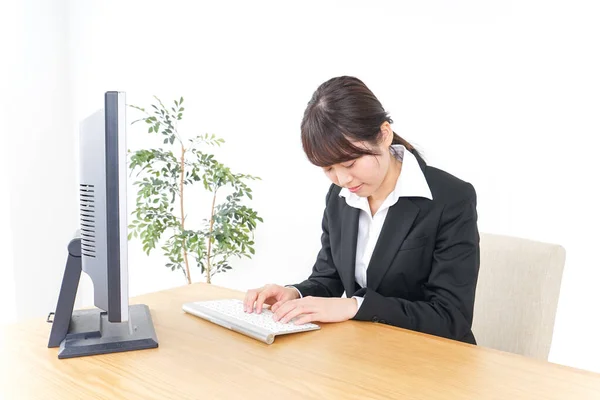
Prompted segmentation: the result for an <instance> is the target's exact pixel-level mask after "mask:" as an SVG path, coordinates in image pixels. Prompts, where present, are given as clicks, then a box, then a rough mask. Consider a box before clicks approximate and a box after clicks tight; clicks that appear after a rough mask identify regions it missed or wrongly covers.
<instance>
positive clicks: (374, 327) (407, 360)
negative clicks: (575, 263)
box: [0, 284, 600, 400]
mask: <svg viewBox="0 0 600 400" xmlns="http://www.w3.org/2000/svg"><path fill="white" fill-rule="evenodd" d="M216 298H243V294H242V293H240V292H236V291H231V290H228V289H223V288H220V287H216V286H210V285H205V284H194V285H190V286H185V287H181V288H177V289H172V290H167V291H163V292H158V293H153V294H148V295H144V296H140V297H137V298H135V299H132V301H131V303H132V304H135V303H144V304H147V305H148V306H149V307H150V309H151V312H152V318H153V320H154V325H155V327H156V331H157V335H158V340H159V343H160V346H159V348H158V349H151V350H141V351H135V352H127V353H117V354H107V355H101V356H93V357H83V358H74V359H66V360H58V359H57V349H48V348H47V347H46V346H47V341H48V335H49V331H50V325H49V324H47V323H46V322H45V321H37V320H36V321H29V322H26V323H20V324H17V325H13V326H9V327H8V328H3V329H1V330H0V366H1V370H0V371H1V376H0V399H13V398H16V399H29V398H43V399H61V400H65V399H82V398H84V399H104V398H106V399H119V398H126V399H215V398H244V399H246V398H265V397H267V398H271V399H272V398H285V399H291V398H302V399H329V398H333V399H398V398H403V399H503V400H504V399H528V400H533V399H595V400H598V399H600V374H594V373H591V372H585V371H581V370H576V369H572V368H568V367H564V366H559V365H556V364H551V363H546V362H541V361H537V360H533V359H527V358H524V357H521V356H517V355H513V354H508V353H502V352H498V351H494V350H490V349H485V348H482V347H476V346H471V345H467V344H463V343H459V342H454V341H450V340H445V339H441V338H437V337H433V336H428V335H424V334H420V333H415V332H410V331H405V330H402V329H399V328H394V327H391V326H388V325H383V324H375V323H372V322H356V321H348V322H344V323H340V324H321V330H318V331H313V332H305V333H300V334H294V335H289V336H280V337H277V338H276V339H275V343H274V344H272V345H266V344H263V343H261V342H259V341H257V340H254V339H250V338H247V337H245V336H243V335H240V334H238V333H236V332H233V331H229V330H227V329H225V328H222V327H220V326H217V325H213V324H211V323H210V322H206V321H204V320H202V319H200V318H196V317H194V316H191V315H188V314H185V313H184V312H183V311H181V305H182V304H183V303H184V302H188V301H197V300H205V299H216ZM279 396H281V397H279Z"/></svg>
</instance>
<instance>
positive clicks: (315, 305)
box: [271, 296, 358, 325]
mask: <svg viewBox="0 0 600 400" xmlns="http://www.w3.org/2000/svg"><path fill="white" fill-rule="evenodd" d="M271 311H273V313H274V315H273V319H275V321H279V322H281V323H284V324H285V323H287V322H289V321H290V320H291V319H292V318H296V317H297V318H296V320H295V321H294V323H295V324H296V325H302V324H306V323H309V322H342V321H347V320H349V319H351V318H353V317H354V316H355V315H356V313H357V312H358V302H357V301H356V299H353V298H350V299H341V298H337V297H335V298H331V297H310V296H308V297H304V298H301V299H296V300H291V301H287V302H285V303H281V304H277V303H276V304H274V305H273V306H272V307H271Z"/></svg>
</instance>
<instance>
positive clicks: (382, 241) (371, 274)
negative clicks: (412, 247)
mask: <svg viewBox="0 0 600 400" xmlns="http://www.w3.org/2000/svg"><path fill="white" fill-rule="evenodd" d="M418 214H419V207H417V206H416V205H415V203H413V202H412V201H411V200H410V199H409V198H408V197H400V198H399V199H398V202H397V203H396V204H394V205H393V206H392V207H390V209H389V210H388V213H387V216H386V218H385V222H384V224H383V228H382V229H381V234H380V235H379V239H378V240H377V244H376V245H375V250H374V251H373V255H372V256H371V261H370V262H369V267H368V268H367V287H369V288H371V289H372V290H377V288H378V287H379V284H380V283H381V280H382V279H383V277H384V275H385V273H386V272H387V270H388V269H389V268H390V266H391V264H392V261H393V260H394V257H395V256H396V254H397V253H398V250H399V249H400V246H401V245H402V242H403V241H404V238H406V235H408V232H410V229H411V228H412V226H413V223H414V221H415V219H416V218H417V215H418ZM355 246H356V245H355Z"/></svg>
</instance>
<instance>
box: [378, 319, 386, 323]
mask: <svg viewBox="0 0 600 400" xmlns="http://www.w3.org/2000/svg"><path fill="white" fill-rule="evenodd" d="M379 322H381V323H382V324H387V321H386V320H385V319H382V320H381V321H379Z"/></svg>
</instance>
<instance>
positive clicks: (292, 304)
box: [244, 76, 479, 344]
mask: <svg viewBox="0 0 600 400" xmlns="http://www.w3.org/2000/svg"><path fill="white" fill-rule="evenodd" d="M391 123H392V120H391V118H390V117H389V115H388V114H387V112H386V111H385V110H384V109H383V107H382V105H381V103H380V102H379V100H378V99H377V98H376V97H375V96H374V95H373V93H372V92H371V91H370V90H369V89H368V88H367V87H366V86H365V84H364V83H363V82H361V81H360V80H359V79H357V78H354V77H347V76H342V77H337V78H333V79H330V80H329V81H327V82H325V83H323V84H322V85H321V86H320V87H319V88H318V89H317V90H316V92H315V93H314V95H313V97H312V99H311V100H310V102H309V103H308V106H307V108H306V111H305V113H304V118H303V120H302V125H301V135H302V145H303V148H304V151H305V153H306V155H307V157H308V159H309V160H310V162H311V163H313V164H314V165H317V166H319V167H321V168H323V170H324V172H325V174H326V175H327V176H328V177H329V179H331V181H332V182H333V184H332V185H331V187H330V189H329V193H327V197H326V207H325V212H324V215H323V223H322V227H323V234H322V238H321V242H322V248H321V250H320V252H319V254H318V257H317V260H316V262H315V265H314V267H313V270H312V273H311V275H310V276H309V278H308V279H307V280H305V281H304V282H302V283H299V284H296V285H293V286H288V287H283V286H279V285H266V286H264V287H262V288H260V289H254V290H249V291H248V292H247V294H246V298H245V301H244V307H245V311H246V312H253V311H254V310H256V312H257V313H260V312H261V310H262V307H263V304H270V305H271V310H272V311H273V312H274V316H273V317H274V319H275V320H278V321H280V322H282V323H286V322H289V321H290V320H292V319H294V322H295V323H296V324H304V323H308V322H341V321H345V320H349V319H354V320H359V321H373V322H380V323H384V324H389V325H394V326H398V327H401V328H405V329H411V330H415V331H419V332H424V333H428V334H433V335H437V336H442V337H446V338H451V339H455V340H459V341H463V342H467V343H472V344H475V338H474V336H473V333H472V332H471V323H472V319H473V302H474V298H475V286H476V283H477V275H478V272H479V233H478V229H477V211H476V204H477V200H476V193H475V190H474V188H473V186H472V185H471V184H469V183H467V182H464V181H462V180H460V179H458V178H456V177H454V176H452V175H450V174H448V173H446V172H444V171H442V170H439V169H437V168H434V167H431V166H428V165H426V163H425V162H424V161H423V159H422V158H421V157H420V155H419V153H418V151H416V149H414V148H413V146H412V145H411V144H410V143H408V142H407V141H406V140H404V139H402V138H401V137H400V136H398V135H397V134H396V133H395V132H393V131H392V128H391V125H390V124H391ZM344 292H345V293H346V297H345V298H341V296H342V295H343V293H344Z"/></svg>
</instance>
